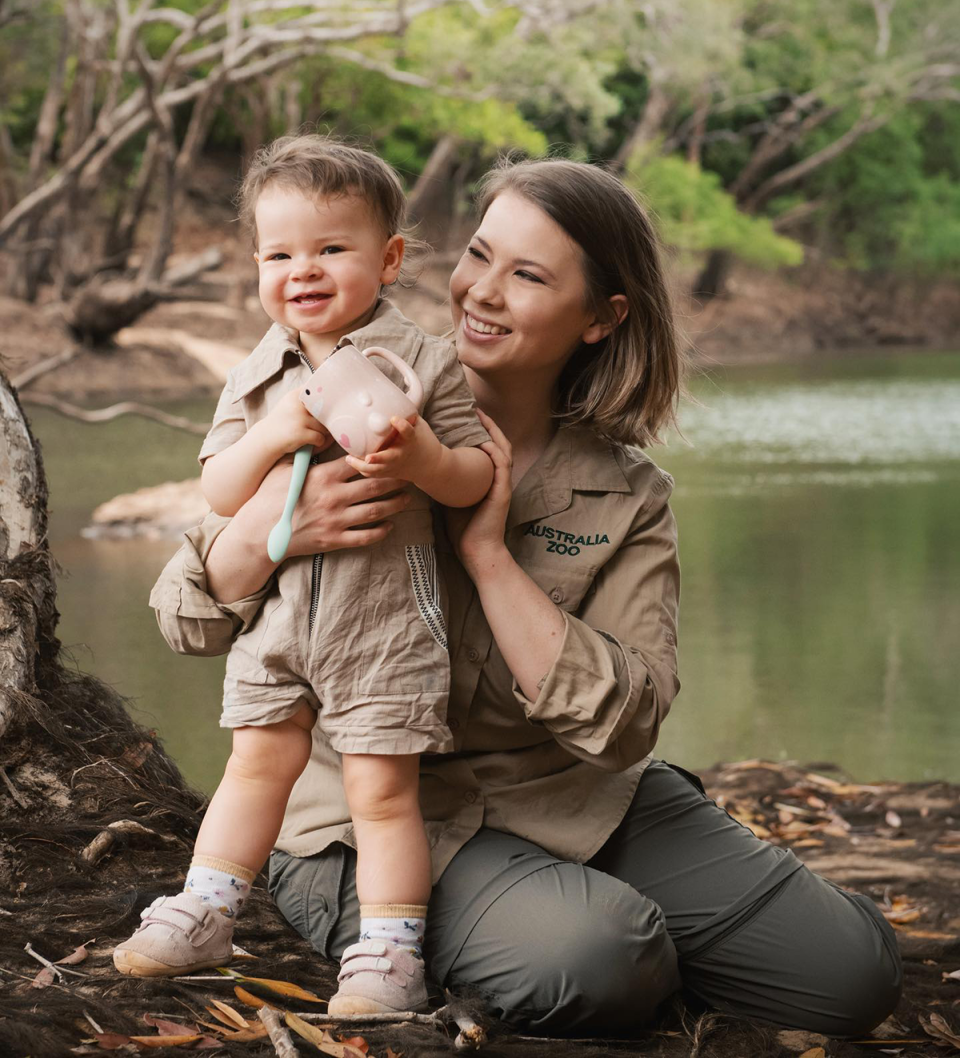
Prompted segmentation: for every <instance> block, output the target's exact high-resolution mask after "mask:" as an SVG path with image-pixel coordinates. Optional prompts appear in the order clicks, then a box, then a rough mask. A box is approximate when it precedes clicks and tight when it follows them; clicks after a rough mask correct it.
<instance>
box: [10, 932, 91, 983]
mask: <svg viewBox="0 0 960 1058" xmlns="http://www.w3.org/2000/svg"><path fill="white" fill-rule="evenodd" d="M23 950H24V951H25V952H26V953H27V955H29V956H30V958H31V959H36V960H37V962H39V963H43V965H44V966H46V968H47V969H48V970H53V972H54V973H55V974H56V975H57V977H58V978H59V979H60V980H61V981H62V980H63V975H64V974H73V976H74V977H89V976H90V975H89V974H85V973H82V972H81V971H80V970H71V969H70V968H69V967H67V966H57V964H56V963H53V962H51V961H50V960H49V959H45V958H44V957H43V956H42V955H41V954H40V953H39V952H38V951H36V950H35V949H34V947H33V945H32V944H31V943H30V941H27V943H26V944H24V946H23Z"/></svg>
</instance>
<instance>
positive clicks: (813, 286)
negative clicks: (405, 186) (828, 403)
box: [0, 225, 960, 404]
mask: <svg viewBox="0 0 960 1058" xmlns="http://www.w3.org/2000/svg"><path fill="white" fill-rule="evenodd" d="M224 229H226V225H224ZM207 234H208V236H209V239H210V242H212V243H213V244H215V245H221V246H222V247H223V248H224V263H223V265H222V267H221V268H220V269H218V270H217V271H216V272H213V273H210V274H208V276H207V277H206V279H205V283H206V285H207V289H208V291H210V292H212V294H213V295H214V296H215V297H216V300H213V301H180V302H169V303H165V304H161V305H158V306H157V307H155V308H154V309H152V310H151V311H150V312H148V313H145V314H144V315H143V316H142V317H141V318H140V319H139V320H138V321H137V322H136V324H135V325H134V326H132V327H129V328H127V329H125V330H124V331H121V332H120V333H119V334H118V335H117V339H116V341H115V342H114V343H112V344H111V345H109V346H105V347H102V348H93V349H82V350H79V351H78V352H77V355H76V356H74V358H73V359H71V360H70V362H68V363H64V364H62V365H61V366H58V367H57V368H56V369H55V370H52V371H49V372H48V373H46V374H43V375H41V376H40V377H37V378H36V379H35V380H34V381H31V382H30V383H29V388H30V390H31V391H32V392H35V393H39V394H45V395H48V396H54V397H58V398H60V399H62V400H68V401H70V402H72V403H77V402H80V403H95V404H103V403H106V402H112V401H114V400H119V399H124V398H138V399H142V400H148V401H152V402H157V401H166V400H180V399H184V398H188V397H196V396H201V395H209V396H210V397H215V396H216V395H217V394H218V393H219V391H220V388H221V386H222V378H223V377H224V376H225V373H226V370H228V369H229V367H231V366H233V364H235V363H237V362H239V360H240V359H242V358H243V356H245V355H246V354H247V353H248V352H249V351H250V350H251V349H252V348H253V347H254V345H256V343H257V342H258V341H259V339H260V337H261V336H262V334H263V333H264V331H265V330H266V328H267V327H268V326H269V323H270V321H269V320H268V319H267V317H266V315H265V314H264V312H263V310H262V308H261V307H260V304H259V301H258V299H257V285H256V272H255V269H254V266H253V264H252V262H251V260H250V259H249V256H248V254H247V252H246V251H245V248H244V247H241V246H240V245H238V244H237V242H236V241H230V240H228V241H226V242H224V241H223V240H222V239H220V238H215V235H217V234H218V233H217V232H216V229H213V228H209V229H208V230H207ZM201 242H202V240H200V238H199V233H198V232H196V231H194V232H193V237H192V238H191V240H190V242H189V243H188V244H186V245H184V246H183V247H182V248H181V249H182V252H183V253H184V254H185V255H186V254H189V253H191V252H194V251H195V249H196V246H197V245H200V244H201ZM207 245H210V243H208V244H207ZM454 257H455V255H454ZM454 263H455V261H454V259H453V257H451V255H450V254H446V255H439V256H437V257H435V258H434V259H432V261H431V262H430V263H429V264H428V265H427V267H425V268H424V270H423V272H422V274H421V276H420V279H419V281H418V284H417V286H416V287H415V288H412V289H406V290H403V289H395V290H394V291H393V292H392V294H391V297H393V298H394V300H395V301H396V302H397V304H398V305H399V306H400V307H401V309H403V311H404V312H406V313H407V315H409V316H410V317H411V318H413V319H415V320H417V321H418V322H419V323H420V324H421V326H423V327H424V328H425V329H426V330H427V331H430V332H432V333H443V332H444V331H445V330H446V329H447V328H448V326H449V311H448V306H447V304H446V288H447V280H448V277H449V273H450V269H451V268H452V266H453V264H454ZM671 276H672V286H673V289H674V297H675V303H676V306H677V310H678V318H679V323H680V326H681V329H682V331H683V333H684V336H685V338H686V341H687V343H688V345H689V348H690V357H691V363H692V366H693V369H694V370H698V369H704V368H713V367H716V366H723V365H736V364H744V363H758V362H772V361H785V360H801V359H813V358H829V357H833V356H837V355H849V354H851V353H853V352H855V351H857V350H860V349H867V348H870V349H873V350H875V349H876V348H877V347H879V346H885V347H899V348H903V349H918V350H921V349H922V350H938V349H950V348H955V347H956V344H957V338H956V336H957V334H958V333H960V282H957V281H949V280H939V281H935V282H927V281H925V280H918V279H911V278H908V277H897V276H872V275H863V274H856V273H852V272H849V271H844V270H841V269H838V268H831V267H829V266H819V265H816V264H807V265H805V266H803V267H802V268H798V269H792V270H787V271H782V272H763V271H760V270H758V269H753V268H748V267H746V266H742V265H740V266H735V267H734V270H733V273H732V275H731V278H730V281H729V285H728V293H727V294H726V296H724V297H722V298H716V299H713V300H712V301H709V302H706V303H700V302H697V301H696V300H694V299H691V298H690V297H688V296H687V294H686V291H687V290H688V289H689V285H690V283H691V282H692V276H693V272H692V271H691V270H690V269H685V268H681V267H680V266H679V265H678V264H676V263H674V265H673V267H672V270H671ZM71 346H72V342H71V339H70V338H69V336H68V334H67V332H66V330H65V329H64V327H63V325H62V323H61V320H60V310H59V308H58V306H57V305H56V304H55V303H53V302H49V301H48V302H46V303H44V302H41V303H40V304H38V305H28V304H25V303H23V302H19V301H14V300H12V299H10V298H3V297H0V364H3V365H4V366H5V370H6V371H7V373H8V374H9V375H10V376H11V378H16V377H17V376H18V375H20V374H22V373H23V372H24V371H27V370H28V369H31V368H33V367H35V366H37V365H39V364H41V363H42V362H44V361H47V360H49V359H50V358H51V357H53V356H56V355H57V354H60V353H62V352H64V351H66V350H68V349H70V348H71Z"/></svg>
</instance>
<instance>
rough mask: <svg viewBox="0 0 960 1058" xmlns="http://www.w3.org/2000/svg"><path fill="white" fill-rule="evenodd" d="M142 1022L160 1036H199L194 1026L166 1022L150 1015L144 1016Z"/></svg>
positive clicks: (164, 1019)
mask: <svg viewBox="0 0 960 1058" xmlns="http://www.w3.org/2000/svg"><path fill="white" fill-rule="evenodd" d="M143 1020H144V1022H145V1023H146V1024H147V1025H150V1026H152V1027H153V1028H155V1029H156V1030H157V1032H159V1033H160V1035H161V1036H189V1035H191V1034H193V1035H195V1036H196V1035H199V1033H198V1032H197V1026H196V1025H181V1024H180V1023H179V1022H176V1021H167V1019H166V1018H156V1017H154V1016H153V1015H152V1014H144V1015H143Z"/></svg>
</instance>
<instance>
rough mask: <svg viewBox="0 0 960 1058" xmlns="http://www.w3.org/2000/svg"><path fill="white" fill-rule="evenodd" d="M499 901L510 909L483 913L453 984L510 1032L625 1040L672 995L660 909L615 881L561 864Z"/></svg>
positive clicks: (673, 975) (675, 982) (671, 954)
mask: <svg viewBox="0 0 960 1058" xmlns="http://www.w3.org/2000/svg"><path fill="white" fill-rule="evenodd" d="M525 890H526V892H525ZM598 890H600V891H598ZM498 903H509V904H510V905H512V906H509V907H498V904H494V905H493V907H491V908H490V909H488V911H487V912H486V913H485V914H484V916H483V917H482V919H481V920H480V922H478V923H477V927H476V928H475V930H474V931H473V934H472V935H471V938H470V941H469V942H468V944H467V945H465V946H464V951H463V952H462V953H461V957H460V958H459V959H458V960H457V962H456V963H455V965H454V967H453V968H452V972H451V977H453V978H455V979H456V981H457V983H458V984H461V985H471V986H473V987H475V988H479V989H480V990H481V991H482V992H483V993H484V994H485V996H486V998H487V1000H488V1003H489V1005H490V1007H491V1008H492V1012H493V1013H495V1014H496V1015H497V1016H498V1017H499V1018H501V1019H502V1020H504V1021H506V1022H507V1023H508V1024H511V1025H513V1026H515V1027H517V1028H524V1029H527V1030H530V1031H534V1032H541V1033H545V1034H546V1033H551V1032H566V1031H571V1030H578V1031H592V1030H602V1031H603V1032H604V1034H605V1035H612V1034H614V1033H615V1032H629V1031H630V1030H632V1029H636V1028H638V1027H640V1026H642V1025H644V1024H646V1023H648V1022H649V1021H650V1020H652V1018H653V1016H654V1014H655V1012H656V1009H657V1007H658V1006H659V1004H660V1003H661V1002H662V1001H663V1000H664V999H665V998H667V996H669V995H670V994H672V993H673V992H674V991H676V990H677V988H678V987H679V984H680V979H679V974H678V970H677V957H676V951H675V949H674V946H673V942H672V941H671V939H670V936H669V934H668V933H667V929H666V923H665V920H664V916H663V913H662V911H661V910H660V908H659V907H657V905H656V904H654V903H653V902H652V901H650V900H648V899H646V898H644V897H642V896H640V895H639V894H638V893H637V892H636V891H635V890H633V889H632V888H630V887H629V886H627V885H625V884H623V883H621V882H618V881H617V880H616V879H613V878H610V877H608V876H605V875H599V873H598V872H596V871H590V870H589V868H584V867H581V866H580V865H579V864H573V863H559V864H555V865H554V866H552V867H549V868H545V869H543V870H540V871H537V872H536V873H535V874H534V875H532V876H531V877H530V878H528V879H524V880H523V881H522V882H520V883H518V884H517V885H515V886H514V887H513V888H512V889H511V890H510V891H509V893H508V894H506V896H505V897H504V898H502V900H501V901H499V902H498Z"/></svg>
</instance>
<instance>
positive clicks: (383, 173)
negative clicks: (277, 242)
mask: <svg viewBox="0 0 960 1058" xmlns="http://www.w3.org/2000/svg"><path fill="white" fill-rule="evenodd" d="M272 185H279V186H280V187H286V188H293V189H294V190H296V191H299V192H301V193H302V194H304V195H307V196H310V197H313V198H319V197H322V196H326V195H334V196H336V195H356V196H358V197H359V198H362V199H363V200H364V201H365V202H366V203H367V205H368V206H369V207H370V210H371V212H372V213H373V215H374V216H375V217H376V218H377V221H378V222H379V224H380V226H381V228H382V229H383V233H384V236H385V237H386V238H390V236H392V235H402V236H403V237H404V244H405V245H404V266H406V265H407V263H408V260H410V259H411V257H412V256H413V255H415V254H417V253H419V252H420V251H421V250H422V249H423V248H424V247H425V244H424V243H421V242H420V241H419V240H417V239H416V238H415V237H414V236H413V232H412V229H411V228H410V227H409V226H408V225H407V223H406V211H407V200H406V196H405V195H404V193H403V184H401V183H400V177H399V176H397V174H396V173H395V172H394V170H393V169H392V168H391V166H389V165H388V164H387V163H386V162H385V161H384V160H383V159H382V158H378V157H377V155H375V154H374V153H373V152H372V151H367V150H363V149H362V148H361V147H354V146H351V145H350V144H347V143H343V142H341V141H340V140H337V139H334V138H333V137H332V136H322V135H319V134H315V133H307V134H303V135H299V136H281V137H280V138H279V139H276V140H274V141H273V142H272V143H268V144H267V145H266V146H264V147H261V148H260V149H259V150H258V151H257V152H256V154H255V155H254V156H253V158H252V160H251V162H250V165H249V167H248V168H247V171H246V173H245V174H244V177H243V182H242V183H241V185H240V190H239V192H238V193H237V208H238V211H239V214H240V221H241V223H242V224H243V226H244V228H245V229H246V230H247V232H248V233H249V234H250V236H251V237H252V238H253V240H254V243H256V235H257V226H256V221H255V216H254V215H255V212H256V208H257V199H259V197H260V195H261V194H262V193H263V191H264V189H265V188H266V187H268V186H272ZM403 278H407V272H406V270H404V271H403V272H402V273H401V279H403Z"/></svg>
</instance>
